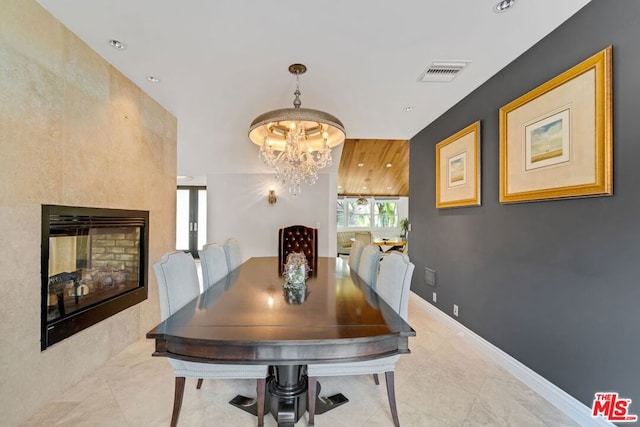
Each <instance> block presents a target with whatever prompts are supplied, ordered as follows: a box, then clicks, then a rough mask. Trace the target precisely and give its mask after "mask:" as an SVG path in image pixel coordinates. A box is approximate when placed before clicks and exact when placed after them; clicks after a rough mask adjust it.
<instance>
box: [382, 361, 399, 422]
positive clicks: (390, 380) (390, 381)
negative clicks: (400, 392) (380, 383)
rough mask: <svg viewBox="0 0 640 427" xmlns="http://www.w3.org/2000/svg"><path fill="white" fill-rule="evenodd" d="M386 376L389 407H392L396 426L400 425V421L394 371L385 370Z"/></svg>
mask: <svg viewBox="0 0 640 427" xmlns="http://www.w3.org/2000/svg"><path fill="white" fill-rule="evenodd" d="M384 377H385V380H386V381H387V396H388V397H389V407H390V408H391V416H392V417H393V425H394V426H395V427H400V421H399V420H398V408H397V406H396V387H395V381H394V375H393V371H389V372H385V373H384Z"/></svg>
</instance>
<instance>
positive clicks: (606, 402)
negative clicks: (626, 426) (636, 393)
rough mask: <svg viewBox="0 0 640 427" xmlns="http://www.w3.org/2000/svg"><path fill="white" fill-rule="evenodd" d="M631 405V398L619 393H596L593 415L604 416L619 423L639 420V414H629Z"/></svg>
mask: <svg viewBox="0 0 640 427" xmlns="http://www.w3.org/2000/svg"><path fill="white" fill-rule="evenodd" d="M629 406H631V399H622V398H620V397H618V393H596V398H595V399H593V408H592V412H591V416H592V417H594V418H595V417H598V416H602V417H604V419H606V420H608V421H613V422H617V423H634V422H636V421H638V416H637V415H632V414H629Z"/></svg>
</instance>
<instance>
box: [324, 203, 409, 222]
mask: <svg viewBox="0 0 640 427" xmlns="http://www.w3.org/2000/svg"><path fill="white" fill-rule="evenodd" d="M358 200H360V203H358ZM362 201H363V198H358V199H338V203H337V207H336V222H337V225H338V227H345V228H397V227H399V222H398V221H399V220H398V202H397V201H395V200H374V199H367V202H366V203H362Z"/></svg>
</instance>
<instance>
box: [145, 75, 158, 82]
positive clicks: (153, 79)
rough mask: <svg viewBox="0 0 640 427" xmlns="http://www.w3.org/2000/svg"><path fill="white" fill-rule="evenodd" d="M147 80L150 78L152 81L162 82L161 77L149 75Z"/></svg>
mask: <svg viewBox="0 0 640 427" xmlns="http://www.w3.org/2000/svg"><path fill="white" fill-rule="evenodd" d="M147 80H149V81H150V82H151V83H160V79H159V78H157V77H154V76H147Z"/></svg>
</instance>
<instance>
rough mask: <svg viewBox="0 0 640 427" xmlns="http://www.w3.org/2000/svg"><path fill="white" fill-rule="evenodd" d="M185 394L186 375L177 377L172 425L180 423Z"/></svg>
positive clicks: (172, 426)
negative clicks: (179, 418)
mask: <svg viewBox="0 0 640 427" xmlns="http://www.w3.org/2000/svg"><path fill="white" fill-rule="evenodd" d="M183 395H184V377H176V389H175V392H174V396H173V413H172V414H171V427H176V426H177V425H178V417H180V408H181V407H182V396H183Z"/></svg>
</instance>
